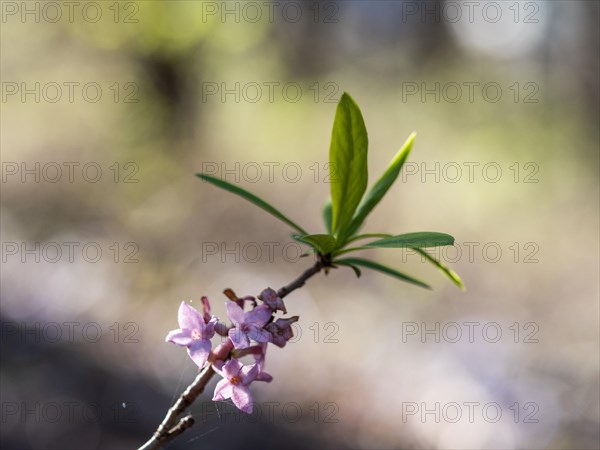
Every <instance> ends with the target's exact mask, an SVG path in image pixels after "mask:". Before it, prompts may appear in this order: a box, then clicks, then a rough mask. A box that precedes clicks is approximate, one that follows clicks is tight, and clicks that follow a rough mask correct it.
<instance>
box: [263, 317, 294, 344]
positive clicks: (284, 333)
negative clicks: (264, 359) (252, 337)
mask: <svg viewBox="0 0 600 450" xmlns="http://www.w3.org/2000/svg"><path fill="white" fill-rule="evenodd" d="M298 319H299V317H298V316H294V317H290V318H288V319H277V320H276V321H275V322H271V323H269V324H267V326H265V329H266V330H267V331H269V333H271V335H272V336H273V340H272V342H273V344H275V345H276V346H278V347H285V344H286V343H287V341H289V340H290V339H291V338H293V337H294V332H293V331H292V324H293V323H294V322H297V321H298Z"/></svg>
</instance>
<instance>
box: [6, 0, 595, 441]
mask: <svg viewBox="0 0 600 450" xmlns="http://www.w3.org/2000/svg"><path fill="white" fill-rule="evenodd" d="M68 3H69V2H65V3H58V2H9V1H3V2H2V4H1V5H2V22H1V24H0V25H1V27H2V31H1V52H2V54H1V65H2V67H1V75H2V104H1V128H2V130H1V150H2V185H1V187H2V205H1V212H2V275H1V281H2V288H1V318H2V338H1V344H2V366H1V369H0V374H1V403H2V419H1V428H2V433H1V438H0V443H1V445H2V448H4V449H7V450H8V449H67V448H73V449H83V448H85V449H95V448H111V449H113V448H114V449H117V448H135V447H137V446H138V445H141V444H142V443H143V442H144V441H145V440H146V439H147V438H148V437H149V436H150V434H151V433H152V431H153V430H154V429H155V428H156V426H157V424H158V423H159V422H160V420H161V419H162V417H163V415H164V413H165V411H166V409H167V408H168V407H169V406H170V405H171V404H172V402H173V399H174V397H175V396H176V395H178V394H179V393H180V392H181V391H182V389H183V388H184V387H185V386H187V384H189V382H191V380H192V379H193V378H194V376H195V373H196V368H195V366H194V365H193V363H192V362H191V361H190V360H188V358H187V356H186V354H185V351H184V350H182V349H180V348H178V347H175V346H173V345H170V344H166V343H164V337H165V335H166V333H167V332H168V331H169V330H171V329H173V328H176V327H177V323H176V311H177V308H178V305H179V303H180V302H181V301H182V300H186V301H190V300H191V301H192V303H193V304H195V306H197V307H198V306H199V298H200V296H201V295H207V296H209V297H210V298H211V299H212V303H213V309H214V310H215V312H216V313H217V314H218V315H220V316H221V317H223V316H224V301H225V297H224V296H223V295H222V291H223V289H224V288H227V287H230V288H232V289H234V290H235V291H236V292H237V293H239V294H254V295H256V294H258V293H259V292H260V291H261V290H262V289H263V288H265V287H267V286H272V287H273V288H279V287H281V286H282V285H284V284H286V283H288V282H289V281H291V280H292V279H294V278H295V277H296V276H297V275H298V274H299V273H300V272H301V271H302V270H304V269H305V268H307V267H308V266H309V265H310V264H311V261H310V258H300V257H299V256H298V254H299V249H298V246H297V245H295V244H294V243H293V241H292V240H291V238H290V235H289V233H290V231H291V230H290V229H288V227H286V225H285V224H282V223H280V222H278V221H277V220H276V219H274V218H272V217H270V216H268V215H266V214H265V213H263V212H262V211H260V210H258V209H257V208H254V207H252V206H251V205H249V204H247V203H245V202H244V201H243V200H241V199H239V198H237V197H234V196H232V195H231V194H228V193H226V192H223V191H218V190H217V189H216V188H214V187H213V186H210V185H208V184H206V183H203V182H201V181H200V180H198V179H197V178H195V177H194V173H195V172H197V171H200V170H205V171H210V173H213V174H215V175H217V176H225V177H226V179H227V180H228V181H231V182H239V184H240V185H241V186H243V187H245V188H247V189H249V190H251V191H252V192H254V193H256V194H257V195H260V196H261V197H263V198H265V199H267V200H268V201H270V202H272V203H273V204H274V205H276V206H278V207H280V208H281V209H282V210H283V211H284V212H286V213H287V214H289V215H290V216H291V217H292V218H293V219H294V220H295V221H297V222H299V223H300V224H302V225H303V226H304V227H306V228H308V229H309V230H310V231H312V232H320V231H322V230H323V225H322V222H321V213H320V211H321V207H322V205H323V204H324V202H325V201H326V200H327V197H328V192H329V183H328V180H327V166H326V164H327V158H328V149H329V138H330V134H331V126H332V123H333V116H334V112H335V106H336V103H335V102H336V101H337V100H338V99H339V97H340V96H341V94H342V92H343V91H347V92H349V93H350V94H351V95H352V96H353V97H354V98H355V100H356V101H357V102H358V104H359V105H360V106H361V108H362V111H363V115H364V117H365V121H366V124H367V128H368V131H369V139H370V155H369V173H370V180H371V182H372V181H373V180H375V179H376V177H378V176H379V174H380V173H381V172H382V171H383V170H384V169H385V167H386V165H387V162H388V161H389V160H390V159H391V157H392V156H393V155H394V153H395V152H396V150H397V149H398V148H399V147H400V145H401V144H402V143H403V142H404V140H405V139H406V137H407V136H408V135H409V133H410V132H412V131H413V130H416V131H417V132H418V136H417V140H416V142H415V147H414V149H413V153H412V155H411V158H410V161H409V163H408V164H407V166H406V172H405V173H404V175H403V176H402V177H401V179H400V180H399V181H398V183H397V185H395V187H394V188H393V189H392V190H391V191H390V193H389V194H388V195H387V197H386V198H385V200H384V201H383V202H382V203H381V204H380V206H379V207H378V208H377V209H376V210H375V212H374V213H373V215H372V216H371V218H370V219H369V220H368V223H367V225H366V227H365V231H370V232H390V233H402V232H410V231H425V230H432V231H443V232H448V233H450V234H452V235H454V236H455V237H456V242H457V244H456V248H455V249H448V250H447V251H445V252H443V253H437V254H436V255H437V256H438V257H441V258H442V259H443V260H444V261H446V262H447V263H448V264H449V265H451V266H452V267H453V268H454V269H455V270H456V271H457V272H458V273H459V274H460V275H461V276H462V278H463V280H464V281H465V284H466V286H467V291H466V292H461V291H459V290H458V289H457V288H456V287H455V286H454V285H452V284H451V283H450V282H448V281H447V280H446V279H445V278H444V277H443V276H442V275H441V274H440V273H439V272H438V271H437V270H436V269H435V268H433V267H432V266H430V265H428V264H426V263H425V262H423V261H421V259H420V258H419V257H417V256H415V255H414V254H410V253H408V252H401V251H399V250H384V249H382V250H373V251H371V255H369V256H370V257H372V258H374V259H377V260H378V261H380V262H383V263H386V264H388V265H390V266H393V267H395V268H397V269H400V270H403V271H404V272H406V273H409V274H412V275H414V276H417V277H420V278H421V279H424V280H425V281H428V282H430V283H431V284H432V285H433V287H434V290H433V291H425V290H421V289H419V288H417V287H413V286H410V285H407V284H402V283H400V282H398V281H396V280H394V279H392V278H388V277H386V276H385V275H381V274H377V273H374V272H367V271H365V272H364V273H363V276H362V277H361V278H360V279H356V277H355V276H354V274H353V273H352V272H351V271H350V270H348V269H339V270H334V271H332V272H331V273H330V274H329V275H328V276H327V277H325V276H324V275H323V274H319V275H318V276H316V277H314V278H313V279H311V280H310V281H309V282H308V284H307V285H306V286H305V287H304V288H303V289H302V290H300V291H297V292H295V293H294V294H293V295H291V296H290V297H289V298H288V299H287V300H286V303H287V306H288V310H289V311H290V312H291V313H292V314H297V315H299V316H300V317H301V321H300V323H299V325H300V326H299V328H298V329H297V335H298V336H297V338H296V341H295V342H294V343H291V344H289V345H288V346H287V347H286V348H284V349H277V348H274V349H272V350H270V352H269V355H268V360H267V361H268V362H267V371H268V372H270V373H271V374H272V375H273V376H274V381H273V382H272V383H271V384H269V385H267V384H260V385H254V386H252V389H253V392H254V394H255V401H256V405H257V406H256V407H255V408H256V412H255V413H254V414H253V415H252V416H249V417H246V416H242V415H241V414H236V413H235V410H234V408H233V407H232V406H231V405H230V404H227V403H220V404H215V403H213V402H211V401H210V398H211V396H212V395H211V393H212V392H211V391H212V387H213V386H214V384H215V383H216V380H213V382H212V383H211V385H210V386H209V389H208V392H207V393H205V394H204V395H203V396H202V397H201V401H199V402H197V404H195V405H194V406H193V408H192V412H193V414H194V415H195V417H196V419H197V424H196V426H194V427H193V428H192V429H191V430H188V431H187V432H186V433H185V434H184V435H182V436H181V437H180V438H179V439H177V440H176V441H175V442H173V443H172V444H171V445H170V446H169V448H172V449H191V448H221V449H225V448H278V449H281V448H369V449H370V448H428V449H430V448H440V449H446V448H461V449H463V448H477V449H479V448H514V449H517V448H519V449H523V448H530V449H541V448H548V449H567V448H576V449H584V448H585V449H588V448H589V449H591V448H598V446H599V439H600V438H599V435H600V433H599V426H600V425H599V423H600V419H599V415H600V414H599V395H600V391H599V383H598V377H599V360H598V358H599V357H598V354H599V352H598V350H599V342H598V338H599V322H598V321H599V319H598V317H599V316H598V314H599V311H598V295H599V292H598V287H599V278H598V276H599V275H598V273H599V267H598V260H599V258H598V251H599V242H598V227H599V223H598V219H599V206H598V205H599V198H598V194H599V190H598V143H599V136H598V123H599V88H598V77H599V68H598V54H599V50H600V47H599V36H598V18H599V17H598V16H599V5H598V2H596V1H581V2H578V1H564V2H563V1H548V2H540V1H536V2H533V1H532V2H487V1H483V2H412V1H344V2H320V3H316V2H288V1H279V2H202V1H170V2H158V1H140V2H104V1H101V2H71V3H70V5H69V4H68ZM98 250H99V251H100V253H99V252H98ZM498 333H500V334H498Z"/></svg>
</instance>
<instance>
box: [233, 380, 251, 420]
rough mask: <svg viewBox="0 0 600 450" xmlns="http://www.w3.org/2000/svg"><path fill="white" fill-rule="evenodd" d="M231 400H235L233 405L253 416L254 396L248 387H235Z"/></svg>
mask: <svg viewBox="0 0 600 450" xmlns="http://www.w3.org/2000/svg"><path fill="white" fill-rule="evenodd" d="M231 400H233V404H234V405H235V406H237V407H238V408H239V409H240V410H242V411H243V412H245V413H246V414H252V406H253V405H252V394H250V391H249V390H248V388H247V387H246V386H242V385H237V386H233V393H232V396H231Z"/></svg>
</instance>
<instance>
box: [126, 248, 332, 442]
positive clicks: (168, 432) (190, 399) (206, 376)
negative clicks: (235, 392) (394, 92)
mask: <svg viewBox="0 0 600 450" xmlns="http://www.w3.org/2000/svg"><path fill="white" fill-rule="evenodd" d="M324 267H327V263H326V262H324V261H322V259H321V258H319V260H318V261H317V262H316V263H315V264H314V265H313V266H312V267H311V268H309V269H307V270H306V271H304V273H303V274H302V275H300V276H299V277H298V278H296V279H295V280H294V281H292V282H291V283H290V284H288V285H287V286H284V287H282V288H281V289H279V291H277V295H278V296H279V297H280V298H283V297H285V296H286V295H288V294H289V293H290V292H292V291H295V290H296V289H298V288H300V287H302V286H304V283H306V280H308V279H309V278H310V277H312V276H313V275H315V274H317V273H319V272H320V271H321V269H323V268H324ZM214 374H215V371H214V370H213V368H212V364H208V365H207V366H206V367H205V368H204V369H202V371H201V372H200V373H199V374H198V376H197V377H196V378H195V379H194V381H193V382H192V384H190V385H189V386H188V387H187V389H186V390H185V391H183V393H182V394H181V395H180V396H179V398H178V399H177V401H176V402H175V404H174V405H173V406H172V407H171V408H169V411H167V415H166V416H165V418H164V420H163V421H162V423H161V424H160V425H159V426H158V428H157V429H156V431H155V432H154V434H153V435H152V437H151V438H150V439H149V440H148V442H146V443H145V444H144V445H142V446H141V447H140V448H139V449H138V450H157V449H159V448H161V447H162V446H163V445H164V444H166V443H167V442H169V441H170V440H171V439H173V438H175V437H176V436H178V435H180V434H181V433H183V432H184V431H185V430H187V429H188V428H190V427H191V426H192V425H194V418H193V417H192V416H191V415H187V416H185V417H183V418H182V419H180V420H179V422H178V421H177V418H178V417H179V416H181V415H182V414H183V413H184V412H185V410H186V409H187V408H188V407H189V406H190V405H191V404H192V403H194V401H196V399H197V398H198V396H199V395H200V394H202V392H204V388H205V387H206V385H207V384H208V382H209V381H210V380H211V378H212V376H213V375H214Z"/></svg>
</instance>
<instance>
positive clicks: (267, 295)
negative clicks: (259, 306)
mask: <svg viewBox="0 0 600 450" xmlns="http://www.w3.org/2000/svg"><path fill="white" fill-rule="evenodd" d="M258 298H260V299H261V300H262V301H263V302H265V304H266V305H269V307H270V308H271V309H272V310H273V312H275V311H277V310H279V311H283V312H284V313H286V314H287V310H286V309H285V305H284V303H283V300H281V298H279V296H278V295H277V292H275V291H274V290H273V289H271V288H266V289H265V290H264V291H262V292H261V293H260V294H259V296H258Z"/></svg>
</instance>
